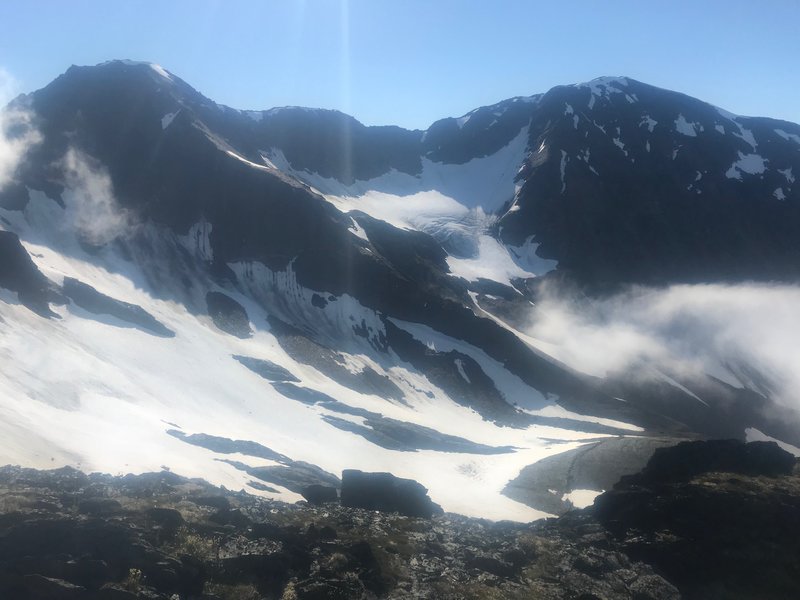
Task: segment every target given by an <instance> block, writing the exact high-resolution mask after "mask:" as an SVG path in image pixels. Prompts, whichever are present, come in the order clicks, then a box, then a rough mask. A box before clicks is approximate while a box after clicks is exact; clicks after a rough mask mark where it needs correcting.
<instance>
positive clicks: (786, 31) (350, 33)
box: [0, 0, 800, 129]
mask: <svg viewBox="0 0 800 600" xmlns="http://www.w3.org/2000/svg"><path fill="white" fill-rule="evenodd" d="M0 22H1V23H3V24H4V25H5V27H4V28H3V29H4V31H3V35H2V36H0V96H6V97H7V96H9V95H10V94H12V93H22V92H30V91H34V90H36V89H39V88H41V87H43V86H45V85H47V84H48V83H49V82H50V81H52V80H53V79H54V78H55V77H57V76H58V75H60V74H61V73H63V72H64V71H66V69H67V68H68V67H69V66H70V65H71V64H79V65H93V64H97V63H101V62H104V61H106V60H111V59H132V60H142V61H150V62H155V63H158V64H160V65H162V66H163V67H164V68H166V69H167V70H169V71H171V72H173V73H175V74H176V75H177V76H179V77H180V78H182V79H184V80H185V81H186V82H187V83H189V84H190V85H192V86H193V87H194V88H196V89H197V90H198V91H200V92H201V93H203V94H204V95H206V96H208V97H209V98H211V99H212V100H214V101H216V102H219V103H221V104H226V105H229V106H232V107H234V108H238V109H251V110H260V109H268V108H272V107H275V106H290V105H295V106H309V107H314V108H329V109H337V110H341V111H343V112H345V113H348V114H351V115H353V116H354V117H355V118H357V119H358V120H359V121H361V122H362V123H365V124H367V125H399V126H402V127H406V128H411V129H425V128H427V127H428V126H429V125H430V124H431V123H433V122H434V121H436V120H438V119H440V118H444V117H458V116H461V115H463V114H465V113H467V112H469V111H470V110H472V109H474V108H477V107H479V106H485V105H489V104H493V103H495V102H498V101H500V100H504V99H506V98H510V97H513V96H529V95H532V94H537V93H542V92H546V91H547V90H549V89H550V88H552V87H554V86H556V85H563V84H572V83H580V82H584V81H589V80H591V79H594V78H596V77H599V76H605V75H624V76H627V77H631V78H633V79H637V80H639V81H643V82H645V83H649V84H652V85H656V86H658V87H663V88H667V89H672V90H675V91H679V92H682V93H685V94H688V95H690V96H694V97H696V98H699V99H701V100H704V101H706V102H710V103H711V104H715V105H717V106H720V107H722V108H724V109H726V110H729V111H731V112H733V113H736V114H742V115H747V116H766V117H773V118H777V119H784V120H788V121H793V122H800V85H798V84H797V82H796V81H795V80H794V77H791V75H789V74H791V73H793V72H794V69H795V68H796V65H795V64H794V63H795V61H796V59H797V57H798V56H800V36H797V35H796V33H795V24H796V23H797V22H800V3H798V2H796V1H794V0H775V1H773V2H770V3H769V5H768V9H765V8H764V7H763V6H756V5H755V4H752V3H748V2H742V1H740V0H737V1H733V2H722V1H719V0H711V1H708V2H703V3H702V4H701V5H694V4H692V3H689V2H688V1H685V0H679V1H676V2H669V3H667V2H661V1H656V2H651V3H647V5H646V6H645V5H643V4H642V3H639V2H634V1H632V0H621V1H619V2H614V3H610V5H608V6H603V10H602V11H600V10H598V9H597V5H596V4H595V3H592V2H588V1H582V2H575V3H572V4H570V5H569V6H566V5H560V6H556V7H554V6H552V5H549V4H544V3H531V2H525V1H523V0H507V1H504V2H497V3H492V4H488V3H485V2H477V1H472V0H465V1H462V2H459V1H456V0H441V1H438V2H432V3H431V2H421V1H419V0H407V1H405V2H403V3H402V4H401V3H397V4H394V3H389V2H380V1H367V0H349V1H348V0H328V1H325V0H297V1H296V2H254V1H245V0H228V1H226V2H219V1H207V2H199V3H198V2H188V1H186V0H176V1H173V2H170V3H165V4H163V5H160V4H158V3H156V2H152V1H149V0H148V1H142V0H139V1H131V2H126V3H124V4H118V5H113V6H112V7H109V6H108V5H107V4H106V3H102V2H98V1H97V0H76V1H74V2H70V3H64V2H56V1H53V0H49V1H45V0H39V1H31V2H27V3H24V4H23V3H11V2H8V3H2V4H0ZM10 24H13V26H9V25H10ZM3 72H5V76H3ZM3 79H5V82H3V81H2V80H3Z"/></svg>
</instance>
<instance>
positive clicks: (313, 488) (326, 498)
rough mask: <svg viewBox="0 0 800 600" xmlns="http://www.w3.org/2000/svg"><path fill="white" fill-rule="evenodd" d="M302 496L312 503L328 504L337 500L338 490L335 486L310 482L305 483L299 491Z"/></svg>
mask: <svg viewBox="0 0 800 600" xmlns="http://www.w3.org/2000/svg"><path fill="white" fill-rule="evenodd" d="M301 494H302V496H303V498H305V499H306V500H308V502H309V503H311V504H314V505H320V504H328V503H330V502H338V501H339V492H338V491H337V490H336V488H335V487H329V486H326V485H319V484H312V485H307V486H306V487H305V488H303V491H302V492H301Z"/></svg>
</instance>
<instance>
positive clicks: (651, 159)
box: [499, 78, 800, 286]
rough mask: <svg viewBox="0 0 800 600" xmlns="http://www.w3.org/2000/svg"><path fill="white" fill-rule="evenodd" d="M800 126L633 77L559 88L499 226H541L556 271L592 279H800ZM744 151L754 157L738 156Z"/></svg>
mask: <svg viewBox="0 0 800 600" xmlns="http://www.w3.org/2000/svg"><path fill="white" fill-rule="evenodd" d="M593 84H594V85H593ZM592 87H594V90H592V89H591V88H592ZM798 135H800V126H798V125H796V124H794V123H787V122H785V121H778V120H774V119H766V118H748V117H734V116H733V115H730V114H728V113H725V112H724V111H720V110H718V109H717V108H715V107H713V106H711V105H708V104H706V103H704V102H701V101H699V100H696V99H694V98H690V97H688V96H685V95H683V94H679V93H676V92H671V91H668V90H663V89H659V88H655V87H652V86H649V85H646V84H644V83H640V82H637V81H634V80H631V79H626V78H618V79H610V80H609V79H606V80H599V81H595V82H592V83H590V84H589V85H583V86H560V87H557V88H554V89H552V90H550V91H549V92H547V93H546V94H544V96H542V98H541V99H540V102H539V104H538V108H537V110H536V111H535V113H534V115H533V118H532V121H531V126H530V143H529V149H530V150H531V153H530V155H529V157H528V158H527V160H526V163H525V166H524V167H523V170H522V172H521V173H520V179H521V181H522V182H524V185H523V188H522V192H521V195H520V197H519V198H518V200H517V208H518V209H517V210H515V211H513V212H508V213H506V214H505V215H504V216H503V217H502V219H501V221H500V223H499V227H501V231H502V238H503V239H504V240H507V241H509V242H512V243H514V244H515V245H517V244H519V243H522V241H524V240H525V239H526V238H527V237H529V236H531V235H534V236H536V237H535V239H536V241H537V242H539V243H540V244H541V245H540V246H539V248H538V252H539V254H540V255H541V256H544V257H551V258H556V259H557V260H558V261H559V267H558V270H559V271H562V272H567V273H570V274H571V275H572V276H574V277H575V278H576V279H577V280H578V281H581V282H584V283H592V284H593V285H596V286H603V285H605V286H608V285H609V284H613V283H620V282H638V283H649V284H659V283H664V282H667V281H682V282H695V281H709V280H711V281H726V280H742V279H758V280H762V281H769V280H772V279H784V280H786V279H788V280H793V281H794V280H797V278H798V276H799V275H800V270H799V269H798V264H800V262H798V256H800V244H799V243H798V238H797V236H796V234H795V233H794V232H796V231H797V229H798V227H799V226H800V212H799V211H798V207H799V206H800V202H799V201H798V200H799V199H800V195H799V194H800V186H797V185H795V184H794V179H795V175H794V174H795V173H797V172H798V170H800V152H798V148H800V143H798V141H797V140H798V139H800V138H797V137H796V136H798ZM792 136H795V137H792ZM746 157H752V158H751V159H750V160H753V161H755V162H754V165H756V166H755V168H753V169H750V168H748V167H747V166H745V170H741V169H739V168H738V167H737V165H738V164H741V163H740V162H739V161H741V160H743V159H744V160H745V162H747V160H748V159H747V158H746ZM762 159H763V161H764V162H762ZM750 171H752V172H750ZM787 175H788V177H787Z"/></svg>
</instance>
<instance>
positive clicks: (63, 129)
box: [0, 61, 800, 520]
mask: <svg viewBox="0 0 800 600" xmlns="http://www.w3.org/2000/svg"><path fill="white" fill-rule="evenodd" d="M9 110H11V111H13V112H14V113H15V114H24V115H26V118H25V119H18V120H17V121H16V123H17V126H16V127H11V128H8V131H6V135H7V136H9V137H11V138H14V139H23V136H24V139H29V140H31V141H32V143H31V144H30V148H29V149H28V151H27V153H26V154H25V156H24V157H23V158H22V160H21V161H20V162H19V164H18V165H17V168H16V171H15V172H14V175H13V178H12V180H11V181H9V182H6V183H5V185H4V186H3V188H2V189H0V207H1V208H0V229H1V230H0V356H1V360H2V363H1V364H2V365H3V367H2V370H1V371H0V415H1V416H2V418H0V435H1V436H2V440H3V442H2V443H1V444H0V463H3V464H4V463H9V462H10V463H20V464H23V465H26V466H36V467H43V466H49V465H63V464H68V465H72V466H77V467H79V468H81V469H84V470H87V471H89V470H100V471H105V472H110V473H118V472H141V471H148V470H158V469H160V468H169V469H171V470H173V471H175V472H178V473H180V474H181V475H186V476H194V477H203V478H205V479H207V480H209V481H211V482H213V483H215V484H224V485H226V486H227V487H230V488H233V489H245V490H247V491H249V492H252V493H255V494H261V495H266V496H270V497H275V498H281V499H286V500H297V499H300V495H299V494H300V493H302V491H303V489H304V487H305V486H307V485H309V484H312V483H322V484H324V485H334V486H335V485H337V482H338V475H339V473H340V472H341V471H342V470H343V469H346V468H355V469H361V470H365V471H390V472H392V473H394V474H395V475H397V476H400V477H407V478H412V479H416V480H418V481H420V482H421V483H423V484H424V485H425V486H426V487H427V488H429V490H430V494H431V497H432V499H433V500H434V501H435V502H437V503H439V504H441V505H442V506H443V507H444V509H445V510H449V511H453V512H459V513H463V514H467V515H476V516H483V517H489V518H495V519H501V518H510V519H518V520H526V519H531V518H536V517H540V516H544V515H547V514H556V513H560V512H563V510H565V508H567V507H569V506H572V505H578V506H581V505H584V504H586V503H587V502H591V499H592V498H593V497H594V496H595V495H596V494H597V493H599V491H600V490H604V489H608V488H610V486H611V485H612V484H613V483H614V482H615V481H616V479H618V477H619V475H620V474H622V473H627V472H633V471H636V470H638V468H639V467H640V466H641V465H643V464H644V462H646V460H647V458H648V457H649V455H650V453H651V452H652V450H653V449H654V448H655V447H658V446H660V445H666V444H670V443H672V442H674V441H675V440H676V439H680V438H685V437H696V436H699V437H745V436H747V437H749V438H751V439H752V438H755V437H760V438H763V437H775V438H778V439H780V440H782V441H783V442H784V443H787V444H795V445H800V431H799V430H798V428H797V423H798V422H799V421H798V419H797V414H796V413H795V412H793V411H791V410H789V409H787V408H786V407H785V406H782V409H781V412H780V418H775V414H776V412H775V410H774V409H775V404H776V398H775V394H774V393H773V392H774V390H775V387H774V385H773V384H772V380H771V379H770V374H769V373H764V372H763V371H761V370H759V369H758V368H756V366H754V365H752V364H749V363H746V362H745V363H742V362H738V363H735V362H727V361H717V362H714V363H713V364H705V363H704V364H703V365H700V367H699V368H697V369H693V370H687V369H681V370H679V371H676V370H675V369H674V368H673V367H674V365H672V364H660V363H658V362H655V363H654V362H653V361H652V360H649V359H648V357H643V358H642V361H641V362H639V363H637V364H631V363H628V364H626V365H625V366H624V368H618V369H614V370H607V371H605V372H599V373H596V372H589V371H588V370H587V369H585V368H584V367H583V365H582V364H580V363H573V362H572V361H571V360H570V359H569V355H567V354H565V353H563V352H562V351H561V350H560V349H559V347H557V346H556V345H553V344H551V343H549V342H548V341H547V340H544V339H542V338H540V337H536V336H535V335H531V333H532V332H531V328H530V321H531V319H534V318H535V315H536V311H537V310H538V309H539V308H540V306H541V299H542V297H543V294H544V293H545V291H546V288H547V287H548V286H549V285H564V286H570V288H574V289H576V290H580V293H581V294H582V295H583V296H582V297H584V298H588V299H587V300H586V301H587V302H589V303H591V302H593V300H592V299H593V298H599V297H601V295H602V294H603V293H607V292H608V291H609V290H610V289H618V288H619V286H620V285H622V284H627V283H638V284H641V283H651V284H668V283H674V282H697V281H702V282H708V283H719V282H731V281H742V280H780V281H784V282H787V281H793V280H794V279H795V278H796V277H797V274H798V266H800V262H798V261H797V260H796V257H797V255H798V251H800V236H798V235H797V233H798V231H800V213H798V210H797V207H798V206H800V196H799V194H800V192H799V191H798V189H797V187H796V186H794V181H795V179H794V178H795V175H796V174H798V173H800V126H798V125H795V124H791V123H786V122H779V121H774V120H770V119H760V118H744V117H736V116H734V115H731V114H729V113H725V112H724V111H721V110H719V109H716V108H714V107H711V106H709V105H707V104H704V103H702V102H700V101H698V100H694V99H691V98H688V97H686V96H683V95H680V94H676V93H673V92H668V91H665V90H660V89H658V88H654V87H651V86H648V85H645V84H642V83H638V82H635V81H633V80H629V79H625V78H603V79H598V80H595V81H592V82H590V83H589V84H583V85H577V86H569V87H558V88H554V89H553V90H550V91H549V92H547V93H546V94H542V95H537V96H532V97H525V98H513V99H510V100H507V101H504V102H500V103H498V104H496V105H494V106H490V107H483V108H479V109H477V110H475V111H472V112H471V113H468V114H467V115H464V116H463V117H461V118H458V119H444V120H441V121H438V122H437V123H434V124H433V125H432V126H431V127H430V128H428V129H427V130H426V131H424V132H423V131H407V130H403V129H400V128H397V127H365V126H363V125H362V124H360V123H359V122H358V121H356V120H355V119H353V118H352V117H349V116H347V115H344V114H341V113H338V112H335V111H323V110H315V109H306V108H281V109H271V110H268V111H239V110H234V109H231V108H228V107H225V106H221V105H217V104H216V103H214V102H213V101H211V100H209V99H207V98H205V97H203V96H202V95H201V94H199V93H198V92H197V91H195V90H194V89H192V88H191V87H190V86H189V85H188V84H186V83H185V82H183V81H182V80H180V79H179V78H178V77H177V76H175V75H174V74H172V73H169V72H168V71H166V70H164V69H163V68H161V67H159V66H157V65H153V64H148V63H134V62H131V61H112V62H109V63H104V64H102V65H98V66H96V67H71V68H70V69H69V70H68V71H67V72H66V73H65V74H64V75H62V76H61V77H59V78H58V79H56V80H55V81H54V82H53V83H51V84H50V85H49V86H47V87H45V88H44V89H42V90H39V91H37V92H34V93H32V94H30V95H27V96H22V97H20V98H18V99H16V100H15V101H14V102H13V103H12V105H11V107H10V109H9ZM32 132H33V133H35V135H32ZM587 294H588V296H587Z"/></svg>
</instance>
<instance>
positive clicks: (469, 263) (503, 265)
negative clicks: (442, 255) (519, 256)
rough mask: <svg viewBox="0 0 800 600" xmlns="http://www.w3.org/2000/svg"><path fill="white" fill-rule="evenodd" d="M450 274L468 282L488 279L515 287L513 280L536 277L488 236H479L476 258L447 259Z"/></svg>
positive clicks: (508, 251)
mask: <svg viewBox="0 0 800 600" xmlns="http://www.w3.org/2000/svg"><path fill="white" fill-rule="evenodd" d="M447 266H448V267H449V268H450V273H451V274H452V275H454V276H456V277H461V278H462V279H466V280H467V281H478V280H479V279H488V280H491V281H496V282H498V283H502V284H503V285H507V286H509V287H513V286H512V285H511V280H512V279H516V278H522V279H528V278H530V277H536V274H535V273H531V272H529V271H526V270H525V269H523V268H522V267H521V266H519V264H518V263H517V261H515V260H514V258H513V256H512V255H511V252H510V250H509V249H508V248H506V247H505V246H503V245H502V244H501V243H500V242H499V241H497V240H496V239H495V238H493V237H492V236H490V235H487V234H481V235H479V236H478V253H477V255H476V256H475V257H474V258H456V257H454V256H448V257H447Z"/></svg>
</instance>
